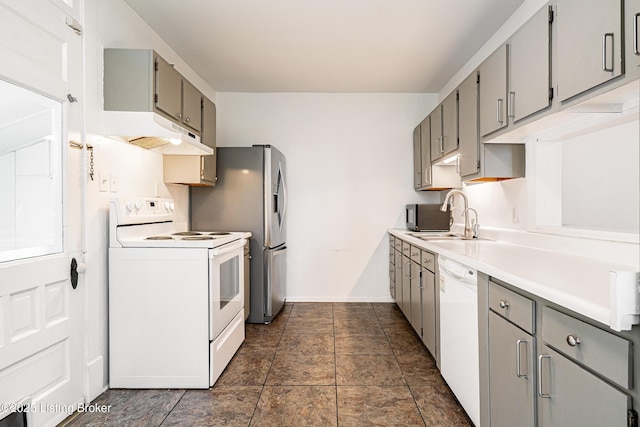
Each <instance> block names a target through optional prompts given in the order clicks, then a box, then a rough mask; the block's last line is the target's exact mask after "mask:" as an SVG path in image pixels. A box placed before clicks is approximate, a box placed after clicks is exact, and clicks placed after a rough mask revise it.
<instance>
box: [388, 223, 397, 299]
mask: <svg viewBox="0 0 640 427" xmlns="http://www.w3.org/2000/svg"><path fill="white" fill-rule="evenodd" d="M395 239H396V238H395V237H394V236H392V235H391V234H389V294H390V295H391V298H393V299H395V298H396V250H395V247H394V243H395Z"/></svg>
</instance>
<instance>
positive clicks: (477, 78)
mask: <svg viewBox="0 0 640 427" xmlns="http://www.w3.org/2000/svg"><path fill="white" fill-rule="evenodd" d="M476 83H478V84H480V74H479V73H478V75H477V76H476Z"/></svg>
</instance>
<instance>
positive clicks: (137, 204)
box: [136, 200, 142, 211]
mask: <svg viewBox="0 0 640 427" xmlns="http://www.w3.org/2000/svg"><path fill="white" fill-rule="evenodd" d="M140 209H142V202H141V201H140V200H136V210H137V211H139V210H140Z"/></svg>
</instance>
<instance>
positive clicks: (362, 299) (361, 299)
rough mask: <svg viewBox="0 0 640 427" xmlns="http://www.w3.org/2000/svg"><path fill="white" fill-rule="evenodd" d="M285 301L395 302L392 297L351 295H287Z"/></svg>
mask: <svg viewBox="0 0 640 427" xmlns="http://www.w3.org/2000/svg"><path fill="white" fill-rule="evenodd" d="M287 302H369V303H389V302H396V301H395V300H394V299H393V298H388V297H381V298H371V297H353V298H314V297H287Z"/></svg>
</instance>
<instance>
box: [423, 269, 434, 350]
mask: <svg viewBox="0 0 640 427" xmlns="http://www.w3.org/2000/svg"><path fill="white" fill-rule="evenodd" d="M421 280H422V300H421V303H422V307H421V311H422V342H424V345H425V346H426V347H427V349H428V350H429V351H430V352H431V355H432V356H433V357H436V278H435V275H434V274H433V273H432V272H430V271H429V270H422V277H421Z"/></svg>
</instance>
